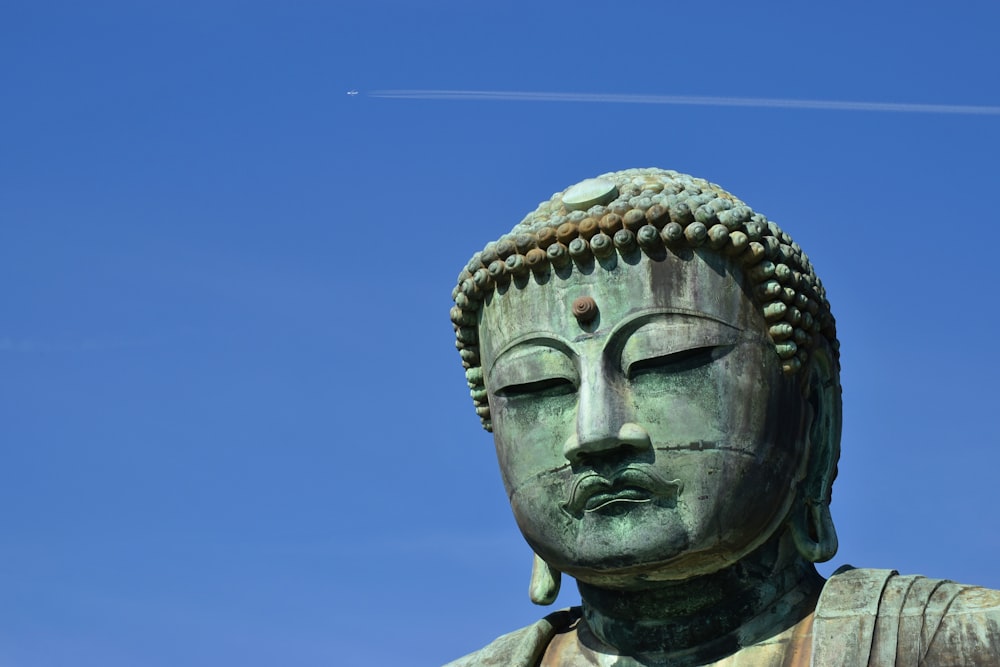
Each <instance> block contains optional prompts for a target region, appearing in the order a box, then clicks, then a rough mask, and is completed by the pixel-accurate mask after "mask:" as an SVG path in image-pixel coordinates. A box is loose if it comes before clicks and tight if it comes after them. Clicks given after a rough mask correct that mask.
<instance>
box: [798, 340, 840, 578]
mask: <svg viewBox="0 0 1000 667" xmlns="http://www.w3.org/2000/svg"><path fill="white" fill-rule="evenodd" d="M811 352H812V354H811V355H810V356H811V358H810V363H809V368H808V370H807V376H806V377H805V378H803V387H802V392H803V398H804V399H805V400H806V402H807V403H808V405H809V408H810V411H811V412H812V415H811V419H810V420H809V427H808V432H807V433H808V439H809V441H808V443H807V445H806V451H807V452H808V454H807V456H808V459H807V461H806V476H805V479H803V480H802V483H801V484H800V486H799V490H798V498H797V499H796V504H795V507H794V508H793V509H792V516H791V528H792V535H793V537H794V538H795V544H796V547H797V548H798V550H799V552H800V553H801V554H802V556H803V557H804V558H806V559H807V560H810V561H812V562H814V563H818V562H822V561H827V560H830V559H831V558H833V555H834V554H835V553H837V531H836V529H835V528H834V525H833V517H832V516H831V515H830V498H831V492H832V488H833V480H834V479H836V477H837V460H838V459H839V458H840V428H841V418H842V416H841V415H842V410H843V404H842V402H841V396H840V372H839V370H838V368H837V362H836V360H835V359H834V355H833V352H832V350H830V348H829V346H828V345H826V344H825V341H824V342H823V343H820V344H819V345H817V346H816V348H815V349H814V350H812V351H811Z"/></svg>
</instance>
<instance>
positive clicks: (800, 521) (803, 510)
mask: <svg viewBox="0 0 1000 667" xmlns="http://www.w3.org/2000/svg"><path fill="white" fill-rule="evenodd" d="M790 528H791V531H792V539H793V540H795V548H796V549H798V551H799V553H800V554H802V557H803V558H805V559H806V560H808V561H811V562H813V563H822V562H824V561H828V560H830V559H831V558H833V555H834V554H835V553H837V546H838V541H837V529H836V528H834V527H833V517H832V516H831V515H830V506H829V505H828V504H827V503H825V502H822V501H813V500H803V501H801V502H800V503H799V506H798V507H797V508H796V510H795V511H794V513H793V515H792V520H791V522H790Z"/></svg>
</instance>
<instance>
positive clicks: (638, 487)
mask: <svg viewBox="0 0 1000 667" xmlns="http://www.w3.org/2000/svg"><path fill="white" fill-rule="evenodd" d="M453 298H454V301H455V306H454V307H453V308H452V311H451V318H452V322H453V323H454V325H455V332H456V337H457V346H458V348H459V353H460V355H461V358H462V364H463V366H464V367H465V369H466V379H467V381H468V384H469V387H470V389H471V394H472V399H473V402H474V405H475V410H476V413H477V414H478V415H479V417H480V419H481V420H482V423H483V426H484V427H485V428H486V429H487V430H490V431H492V432H493V436H494V442H495V444H496V452H497V458H498V460H499V463H500V470H501V474H502V476H503V480H504V485H505V488H506V489H507V493H508V496H509V499H510V504H511V508H512V509H513V512H514V516H515V519H516V520H517V524H518V526H519V527H520V529H521V532H522V534H523V535H524V537H525V539H526V540H527V542H528V544H529V545H530V546H531V548H532V550H533V551H534V553H535V554H536V556H535V564H534V568H533V570H532V575H531V583H530V587H529V594H530V596H531V598H532V600H534V601H535V602H537V603H539V604H549V603H551V602H552V601H554V599H555V597H556V595H557V593H558V589H559V584H560V579H561V576H562V574H567V575H570V576H572V577H574V578H575V579H576V581H577V585H578V587H579V590H580V595H581V599H582V605H581V607H577V608H572V609H568V610H563V611H560V612H556V613H554V614H550V615H549V616H548V617H546V618H545V619H543V620H541V621H539V622H538V623H536V624H534V625H532V626H529V627H528V628H524V629H522V630H519V631H516V632H513V633H510V634H508V635H504V636H503V637H500V638H499V639H497V640H496V641H495V642H494V643H492V644H490V645H489V646H487V647H486V648H484V649H482V650H480V651H477V652H476V653H473V654H470V655H468V656H466V657H464V658H461V659H459V660H457V661H455V662H454V663H452V665H456V666H465V665H505V666H508V665H511V666H513V665H518V666H529V665H599V666H611V665H616V666H623V667H624V666H633V665H649V666H652V665H671V666H689V665H692V666H693V665H734V666H735V665H765V666H767V665H774V666H778V665H810V664H811V665H817V666H827V665H831V666H832V665H918V664H920V665H973V664H974V665H991V664H1000V592H998V591H992V590H987V589H982V588H978V587H973V586H963V585H958V584H954V583H952V582H948V581H942V580H935V579H926V578H924V577H912V576H899V575H898V574H896V573H895V572H893V571H891V570H865V569H852V568H842V570H841V571H838V573H837V574H835V575H834V576H833V577H831V578H830V579H829V580H824V579H823V578H822V577H820V575H819V574H818V573H817V571H816V568H815V565H814V563H816V562H820V561H825V560H828V559H830V558H831V557H832V556H833V555H834V553H835V552H836V550H837V536H836V531H835V529H834V525H833V520H832V518H831V515H830V510H829V503H830V496H831V486H832V484H833V479H834V477H835V475H836V465H837V460H838V458H839V455H840V419H841V402H840V393H841V391H840V376H839V355H838V343H837V336H836V325H835V321H834V318H833V316H832V315H831V312H830V304H829V302H828V301H827V298H826V292H825V290H824V289H823V286H822V283H821V282H820V280H819V278H818V277H817V276H816V273H815V271H814V270H813V267H812V264H811V263H810V261H809V259H808V258H807V257H806V255H805V254H804V253H803V252H802V249H801V248H800V247H799V246H798V245H797V244H796V243H795V242H793V241H792V239H791V238H790V237H789V236H788V234H787V233H785V232H784V231H782V230H781V229H780V228H779V227H778V226H777V225H776V224H774V223H773V222H771V221H769V220H767V218H765V217H764V216H762V215H760V214H758V213H755V212H754V211H753V210H752V209H750V207H748V206H747V205H746V204H744V203H743V202H742V201H740V200H739V199H737V198H735V197H734V196H733V195H731V194H729V193H728V192H726V191H724V190H722V189H721V188H719V187H718V186H716V185H714V184H711V183H709V182H707V181H704V180H701V179H696V178H692V177H690V176H686V175H683V174H679V173H677V172H673V171H664V170H659V169H632V170H627V171H621V172H615V173H609V174H604V175H602V176H599V177H597V178H595V179H588V180H586V181H583V182H582V183H579V184H577V185H575V186H573V187H570V188H569V189H567V190H565V191H563V192H560V193H557V194H555V195H554V196H553V197H552V198H551V199H550V200H549V201H547V202H543V203H542V204H541V205H540V206H539V207H538V208H537V209H536V210H535V211H534V212H533V213H531V214H529V215H528V216H527V217H526V218H525V219H524V220H523V221H522V222H521V223H520V224H518V225H517V226H516V227H515V228H514V229H513V230H512V231H511V233H510V234H507V235H505V236H503V237H501V238H500V239H499V240H498V241H496V242H492V243H489V244H487V245H486V247H485V248H484V249H483V250H482V251H481V252H479V253H476V254H475V256H473V258H472V260H471V261H470V262H469V263H468V264H467V265H466V267H465V269H464V270H463V271H462V272H461V274H460V276H459V279H458V285H457V286H456V288H455V290H454V292H453Z"/></svg>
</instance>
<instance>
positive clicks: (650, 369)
mask: <svg viewBox="0 0 1000 667" xmlns="http://www.w3.org/2000/svg"><path fill="white" fill-rule="evenodd" d="M731 349H733V346H732V345H708V346H706V347H694V348H691V349H688V350H681V351H680V352H673V353H671V354H664V355H662V356H659V357H650V358H649V359H640V360H638V361H634V362H632V363H631V364H629V367H628V377H629V379H635V378H637V377H639V376H642V375H646V374H648V373H683V372H684V371H689V370H693V369H695V368H699V367H701V366H705V365H706V364H709V363H711V362H713V361H715V360H716V359H718V358H719V357H721V356H723V355H725V354H726V353H727V352H729V351H730V350H731Z"/></svg>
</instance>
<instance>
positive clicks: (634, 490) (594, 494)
mask: <svg viewBox="0 0 1000 667" xmlns="http://www.w3.org/2000/svg"><path fill="white" fill-rule="evenodd" d="M681 489H682V484H681V481H680V480H679V479H674V480H668V479H664V478H663V477H662V476H660V475H659V474H657V473H656V472H655V471H651V470H645V469H643V468H640V467H637V466H628V467H626V468H623V469H621V470H619V471H618V472H616V473H615V474H613V475H612V476H610V477H605V476H603V475H600V474H598V473H596V472H587V473H584V474H582V475H580V476H579V477H576V478H575V479H574V480H573V481H572V482H571V483H570V486H569V489H568V493H567V496H568V498H567V500H566V502H565V503H564V504H563V506H562V509H563V511H565V512H566V513H568V514H570V515H572V516H575V517H577V518H579V517H581V516H583V514H585V513H589V512H597V511H599V510H601V509H603V508H605V507H608V506H609V505H613V504H616V503H637V504H641V503H648V502H652V501H654V500H673V499H676V498H677V495H678V494H679V493H680V492H681Z"/></svg>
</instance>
